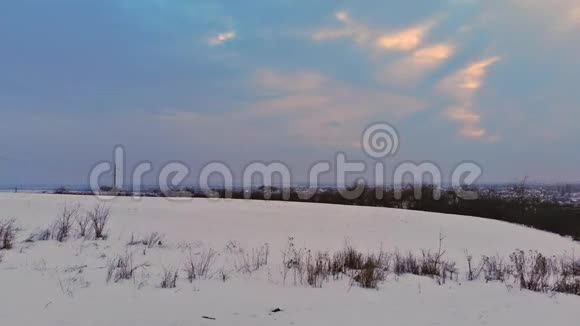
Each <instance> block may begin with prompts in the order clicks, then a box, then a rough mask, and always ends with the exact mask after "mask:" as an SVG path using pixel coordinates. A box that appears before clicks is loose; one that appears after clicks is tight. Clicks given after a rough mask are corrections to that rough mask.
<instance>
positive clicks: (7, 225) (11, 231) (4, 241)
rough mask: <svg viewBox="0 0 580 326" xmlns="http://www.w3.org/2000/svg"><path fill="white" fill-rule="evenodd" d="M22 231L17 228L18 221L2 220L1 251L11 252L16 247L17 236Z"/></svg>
mask: <svg viewBox="0 0 580 326" xmlns="http://www.w3.org/2000/svg"><path fill="white" fill-rule="evenodd" d="M19 231H20V229H19V228H18V227H17V226H16V219H4V220H0V250H9V249H12V247H14V241H15V239H16V234H17V233H18V232H19Z"/></svg>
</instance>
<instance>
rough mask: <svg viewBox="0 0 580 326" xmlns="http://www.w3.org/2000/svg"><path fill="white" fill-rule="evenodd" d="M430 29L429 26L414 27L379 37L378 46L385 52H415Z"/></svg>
mask: <svg viewBox="0 0 580 326" xmlns="http://www.w3.org/2000/svg"><path fill="white" fill-rule="evenodd" d="M429 29H430V27H429V26H428V25H424V26H418V27H412V28H409V29H406V30H403V31H400V32H396V33H393V34H385V35H382V36H379V37H378V39H377V40H376V46H377V47H378V48H379V49H384V50H401V51H409V50H413V49H415V48H417V47H418V46H419V45H420V44H421V42H422V41H423V38H424V37H425V34H426V33H427V32H428V31H429Z"/></svg>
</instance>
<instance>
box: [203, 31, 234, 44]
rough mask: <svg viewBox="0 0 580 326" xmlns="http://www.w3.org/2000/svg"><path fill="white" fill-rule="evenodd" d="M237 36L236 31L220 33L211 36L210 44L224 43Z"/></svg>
mask: <svg viewBox="0 0 580 326" xmlns="http://www.w3.org/2000/svg"><path fill="white" fill-rule="evenodd" d="M235 37H236V32H234V31H229V32H224V33H219V34H217V35H216V36H214V37H211V38H210V39H209V40H208V44H209V45H211V46H216V45H220V44H223V43H225V42H227V41H229V40H232V39H234V38H235Z"/></svg>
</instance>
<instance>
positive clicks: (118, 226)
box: [0, 193, 580, 326]
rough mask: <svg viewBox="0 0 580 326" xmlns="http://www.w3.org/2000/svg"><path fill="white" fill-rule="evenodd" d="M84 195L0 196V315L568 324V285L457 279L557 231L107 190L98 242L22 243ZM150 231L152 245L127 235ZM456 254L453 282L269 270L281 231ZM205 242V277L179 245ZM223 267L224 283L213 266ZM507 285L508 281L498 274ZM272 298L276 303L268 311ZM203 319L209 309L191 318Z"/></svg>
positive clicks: (319, 245)
mask: <svg viewBox="0 0 580 326" xmlns="http://www.w3.org/2000/svg"><path fill="white" fill-rule="evenodd" d="M96 202H97V200H96V199H95V198H93V197H88V196H58V195H42V194H8V193H4V194H0V219H1V218H16V219H17V221H18V226H19V227H20V228H21V232H20V233H19V236H18V241H17V244H16V246H15V248H14V249H12V250H8V251H3V252H1V253H0V255H3V261H2V262H0V325H11V326H12V325H14V326H18V325H35V326H36V325H42V326H48V325H123V326H125V325H140V326H145V325H155V326H159V325H333V326H338V325H390V324H392V325H452V326H453V325H458V326H459V325H461V326H464V325H526V326H532V325H542V326H543V325H546V324H550V325H578V308H579V307H580V297H578V296H571V295H564V294H557V295H548V294H542V293H534V292H530V291H525V290H520V289H519V287H518V286H517V285H513V284H512V283H508V284H502V283H489V284H485V282H484V281H475V282H467V281H466V280H465V269H466V258H465V251H466V250H468V251H469V252H470V253H471V254H472V255H473V256H474V257H479V256H481V255H496V254H498V255H501V256H504V257H507V256H508V255H509V254H510V253H512V252H513V251H514V250H516V249H524V250H539V251H541V252H543V253H545V254H549V255H552V254H554V255H562V254H568V255H572V254H574V253H575V252H576V253H580V245H579V244H578V243H575V242H573V241H572V240H570V239H567V238H563V237H560V236H557V235H554V234H550V233H546V232H541V231H537V230H533V229H530V228H525V227H521V226H517V225H512V224H507V223H502V222H498V221H491V220H484V219H480V218H473V217H463V216H452V215H442V214H434V213H422V212H413V211H403V210H392V209H379V208H368V207H350V206H334V205H315V204H301V203H282V202H263V201H234V200H230V201H222V200H219V201H210V200H206V199H196V200H188V201H168V200H166V199H160V198H145V199H141V200H140V201H135V200H133V199H131V198H117V199H115V200H113V201H111V202H108V203H107V205H109V206H110V207H111V217H110V221H109V223H108V224H107V233H108V238H107V240H99V241H88V240H81V239H71V240H69V241H66V242H64V243H59V242H56V241H35V242H25V241H24V240H26V238H28V236H29V235H30V234H32V233H35V232H39V231H40V230H42V229H46V228H47V227H48V226H49V225H50V224H52V223H53V222H54V221H55V220H56V219H57V217H58V215H59V214H60V212H61V211H62V209H63V207H64V206H65V205H67V206H69V207H70V206H73V205H76V204H80V205H81V206H82V207H83V208H84V209H91V208H92V207H93V206H94V205H95V204H96ZM152 232H159V233H160V234H163V236H164V237H163V240H162V243H161V246H154V247H153V248H145V246H143V245H133V246H128V245H127V244H128V243H129V242H130V241H131V239H133V240H135V239H140V238H142V237H145V236H147V235H148V234H150V233H152ZM440 235H443V237H444V240H443V246H444V249H445V258H446V259H448V260H453V261H455V262H457V264H458V268H459V270H460V276H459V279H458V281H449V282H447V283H446V284H444V285H438V284H437V282H436V281H435V280H433V279H431V278H427V277H419V276H413V275H403V276H400V277H395V276H394V275H389V276H388V277H387V280H386V281H385V282H382V283H380V284H379V289H378V290H369V289H363V288H360V287H358V286H353V285H352V282H351V281H349V280H348V279H342V280H338V281H330V282H327V283H324V285H323V287H322V288H312V287H309V286H308V285H301V284H294V282H293V281H292V280H291V279H290V278H288V279H287V280H286V281H284V280H283V277H282V270H283V268H282V265H283V264H282V258H281V256H282V254H281V253H282V251H284V250H285V248H286V246H287V244H288V239H289V237H292V238H294V244H295V245H296V247H299V248H307V249H310V250H313V251H315V250H328V251H330V252H332V251H338V250H340V249H342V248H344V246H345V243H349V244H351V245H352V246H354V247H356V248H357V249H359V250H360V251H362V252H371V251H373V252H378V251H380V250H387V251H394V250H399V251H401V252H407V251H409V250H412V251H417V250H419V249H422V248H425V249H435V250H436V249H437V248H438V246H439V237H440ZM266 244H267V248H268V250H269V258H268V263H267V265H266V266H263V267H262V268H260V269H259V270H257V271H254V272H252V273H248V272H240V271H239V268H238V267H239V265H240V260H239V258H240V252H241V250H244V252H246V253H250V252H252V250H257V248H264V246H265V245H266ZM209 249H213V250H215V252H216V255H217V256H216V259H215V262H214V264H213V265H212V267H211V272H210V273H209V274H211V276H212V277H211V279H204V280H199V279H198V280H195V281H193V283H190V282H189V281H188V280H187V279H186V277H185V272H184V271H183V266H184V263H185V262H186V261H187V259H188V257H189V255H190V253H193V255H197V254H199V253H203V252H207V251H208V250H209ZM123 254H132V256H133V259H134V261H135V264H136V265H137V264H141V263H147V267H144V268H139V269H138V270H137V272H136V273H135V276H134V279H133V280H129V281H122V282H118V283H115V282H109V283H107V281H106V277H107V267H108V264H109V262H110V261H111V260H112V259H113V258H115V257H117V256H118V255H123ZM171 268H176V269H178V271H179V279H178V281H177V287H176V288H172V289H163V288H161V287H160V283H161V279H162V273H163V271H164V269H171ZM224 275H226V276H227V279H226V281H225V282H224V281H223V276H224ZM510 285H513V286H510ZM275 308H279V309H281V311H279V312H272V310H273V309H275ZM204 316H205V317H209V318H211V319H208V318H204Z"/></svg>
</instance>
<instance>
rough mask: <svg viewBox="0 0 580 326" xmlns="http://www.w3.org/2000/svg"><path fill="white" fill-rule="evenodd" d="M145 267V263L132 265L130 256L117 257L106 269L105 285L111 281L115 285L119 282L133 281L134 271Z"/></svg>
mask: <svg viewBox="0 0 580 326" xmlns="http://www.w3.org/2000/svg"><path fill="white" fill-rule="evenodd" d="M147 266H149V264H147V263H143V264H140V265H134V263H133V255H131V254H125V255H123V256H118V257H116V258H114V259H113V260H111V261H109V264H108V267H107V283H109V282H110V281H111V280H112V281H113V282H114V283H117V282H119V281H121V280H133V279H134V273H135V271H137V270H138V269H141V268H144V267H147Z"/></svg>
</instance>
